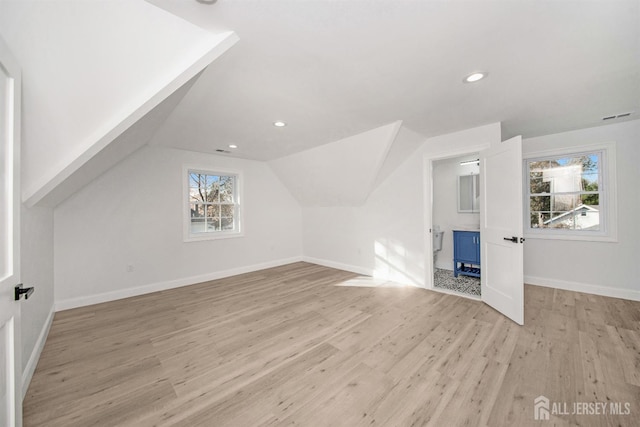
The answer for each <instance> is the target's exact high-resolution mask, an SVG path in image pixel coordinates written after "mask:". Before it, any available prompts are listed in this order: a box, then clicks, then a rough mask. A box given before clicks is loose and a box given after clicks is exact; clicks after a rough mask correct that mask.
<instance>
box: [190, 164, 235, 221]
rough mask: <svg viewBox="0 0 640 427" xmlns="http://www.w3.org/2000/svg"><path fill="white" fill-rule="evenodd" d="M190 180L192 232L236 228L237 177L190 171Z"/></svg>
mask: <svg viewBox="0 0 640 427" xmlns="http://www.w3.org/2000/svg"><path fill="white" fill-rule="evenodd" d="M188 180H189V188H188V190H189V195H188V196H189V210H190V213H189V215H190V218H189V227H190V230H191V233H215V232H219V231H223V230H231V231H233V230H235V229H236V227H235V225H236V224H235V216H236V214H237V211H238V206H237V205H236V204H235V202H236V201H237V195H236V194H235V185H236V177H235V176H228V175H220V174H216V173H209V174H207V173H200V172H193V171H189V173H188Z"/></svg>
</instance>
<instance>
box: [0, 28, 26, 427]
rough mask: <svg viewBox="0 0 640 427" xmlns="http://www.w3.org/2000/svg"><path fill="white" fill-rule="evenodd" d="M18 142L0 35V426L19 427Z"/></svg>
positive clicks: (12, 65) (16, 88)
mask: <svg viewBox="0 0 640 427" xmlns="http://www.w3.org/2000/svg"><path fill="white" fill-rule="evenodd" d="M19 141H20V69H19V67H18V66H17V63H16V61H15V60H14V59H13V56H12V55H11V53H10V52H9V49H8V48H7V45H6V43H5V42H4V40H2V38H0V426H20V425H22V409H21V408H22V392H21V384H22V375H21V371H22V366H21V365H22V361H21V358H20V353H21V349H20V304H19V302H18V301H14V294H15V292H14V288H15V286H16V285H17V284H18V283H19V282H20V246H19V245H20V191H19V188H20V187H19V185H20V183H19V176H20V175H19V174H20V168H19V157H20V151H19V150H20V144H19Z"/></svg>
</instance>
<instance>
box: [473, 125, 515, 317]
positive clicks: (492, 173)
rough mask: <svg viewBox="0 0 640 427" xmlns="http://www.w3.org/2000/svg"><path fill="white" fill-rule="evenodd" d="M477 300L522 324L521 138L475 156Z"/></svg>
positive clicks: (505, 142) (512, 139)
mask: <svg viewBox="0 0 640 427" xmlns="http://www.w3.org/2000/svg"><path fill="white" fill-rule="evenodd" d="M480 186H481V191H480V197H481V199H480V200H481V201H480V206H481V208H480V233H481V236H482V238H481V242H482V244H481V248H480V254H481V255H480V258H481V271H482V275H481V280H482V282H481V286H482V300H483V301H484V302H485V303H487V304H489V305H490V306H491V307H493V308H495V309H496V310H498V311H499V312H501V313H503V314H504V315H505V316H507V317H509V318H510V319H512V320H513V321H514V322H516V323H518V324H520V325H522V324H524V277H523V275H524V272H523V261H522V258H523V243H524V238H523V232H522V137H520V136H517V137H515V138H511V139H509V140H507V141H504V142H502V143H501V144H499V145H497V146H495V147H491V148H489V149H487V150H485V151H483V152H481V153H480Z"/></svg>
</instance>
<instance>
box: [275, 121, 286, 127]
mask: <svg viewBox="0 0 640 427" xmlns="http://www.w3.org/2000/svg"><path fill="white" fill-rule="evenodd" d="M273 125H274V126H275V127H277V128H282V127H285V126H286V125H287V124H286V123H285V122H281V121H277V122H273Z"/></svg>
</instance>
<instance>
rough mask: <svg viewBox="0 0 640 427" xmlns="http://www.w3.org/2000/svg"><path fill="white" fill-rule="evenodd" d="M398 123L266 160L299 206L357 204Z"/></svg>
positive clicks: (370, 186) (381, 162)
mask: <svg viewBox="0 0 640 427" xmlns="http://www.w3.org/2000/svg"><path fill="white" fill-rule="evenodd" d="M401 125H402V122H401V121H397V122H394V123H391V124H388V125H385V126H381V127H379V128H375V129H372V130H370V131H367V132H363V133H360V134H358V135H354V136H351V137H348V138H344V139H341V140H338V141H335V142H331V143H329V144H325V145H321V146H319V147H315V148H311V149H309V150H306V151H302V152H299V153H296V154H292V155H290V156H286V157H281V158H279V159H276V160H272V161H270V162H269V165H270V166H271V168H272V169H273V171H274V172H275V173H276V175H278V177H279V178H280V179H281V180H282V182H283V183H284V184H285V186H286V187H287V188H288V189H289V191H291V193H292V194H293V195H294V197H295V198H296V199H297V200H298V202H299V203H300V204H301V205H302V206H360V205H362V204H363V203H364V202H365V201H366V200H367V197H368V196H369V194H370V193H371V191H372V190H373V188H374V184H375V182H376V178H377V176H378V173H379V172H380V171H381V169H382V167H383V165H384V162H385V159H386V158H387V154H388V153H389V150H390V148H391V146H392V144H393V143H394V141H395V139H396V135H397V134H398V131H399V130H400V127H401Z"/></svg>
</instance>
